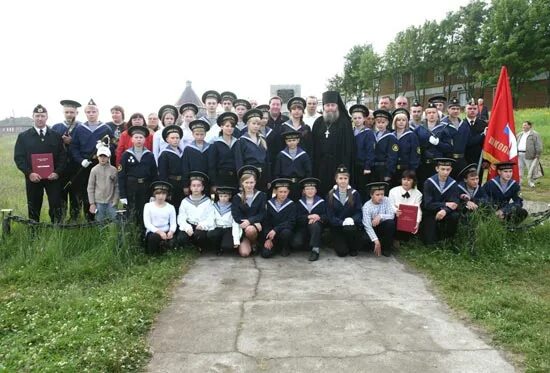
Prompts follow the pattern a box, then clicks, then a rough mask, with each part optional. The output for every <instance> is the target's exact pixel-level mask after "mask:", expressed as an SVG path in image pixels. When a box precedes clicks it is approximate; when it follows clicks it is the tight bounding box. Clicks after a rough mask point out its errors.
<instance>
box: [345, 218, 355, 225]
mask: <svg viewBox="0 0 550 373" xmlns="http://www.w3.org/2000/svg"><path fill="white" fill-rule="evenodd" d="M342 225H343V226H346V225H355V222H354V221H353V219H352V218H345V219H344V222H343V223H342Z"/></svg>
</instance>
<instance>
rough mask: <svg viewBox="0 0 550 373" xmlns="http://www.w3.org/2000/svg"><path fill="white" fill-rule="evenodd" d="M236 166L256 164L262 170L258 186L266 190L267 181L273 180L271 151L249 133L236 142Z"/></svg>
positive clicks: (238, 167)
mask: <svg viewBox="0 0 550 373" xmlns="http://www.w3.org/2000/svg"><path fill="white" fill-rule="evenodd" d="M235 166H236V168H237V170H239V169H240V168H241V167H242V166H255V167H257V168H258V169H259V170H260V173H261V175H260V180H257V183H256V188H258V189H259V190H262V191H265V190H266V189H267V183H268V182H269V181H271V164H270V159H269V153H268V151H267V149H266V148H264V146H263V145H262V144H261V143H260V141H258V142H255V141H254V140H253V139H252V138H250V136H249V135H248V133H245V134H244V135H242V136H241V138H240V139H239V141H237V143H236V144H235Z"/></svg>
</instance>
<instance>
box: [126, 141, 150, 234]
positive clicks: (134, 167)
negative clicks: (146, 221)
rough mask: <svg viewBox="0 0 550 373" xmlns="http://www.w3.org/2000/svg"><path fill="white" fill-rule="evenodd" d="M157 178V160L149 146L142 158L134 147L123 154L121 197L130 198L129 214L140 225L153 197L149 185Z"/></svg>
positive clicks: (144, 149) (144, 150)
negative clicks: (148, 203)
mask: <svg viewBox="0 0 550 373" xmlns="http://www.w3.org/2000/svg"><path fill="white" fill-rule="evenodd" d="M156 180H158V171H157V162H156V161H155V156H154V155H153V153H152V152H150V151H149V150H148V149H147V148H143V153H142V155H141V159H140V160H138V158H137V156H136V153H135V152H134V148H130V149H127V150H126V151H125V152H124V153H123V154H122V158H121V160H120V165H119V166H118V188H119V194H120V198H121V199H123V198H126V199H127V200H128V214H129V215H130V217H131V218H132V219H134V221H135V222H136V223H137V224H139V225H140V226H143V208H144V206H145V204H146V203H147V202H149V198H150V197H151V194H150V192H149V186H150V185H151V183H152V182H153V181H156Z"/></svg>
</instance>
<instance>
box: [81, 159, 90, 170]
mask: <svg viewBox="0 0 550 373" xmlns="http://www.w3.org/2000/svg"><path fill="white" fill-rule="evenodd" d="M80 164H81V165H82V167H84V168H86V167H88V166H89V165H91V164H92V162H90V161H89V160H87V159H85V160H83V161H82V163H80Z"/></svg>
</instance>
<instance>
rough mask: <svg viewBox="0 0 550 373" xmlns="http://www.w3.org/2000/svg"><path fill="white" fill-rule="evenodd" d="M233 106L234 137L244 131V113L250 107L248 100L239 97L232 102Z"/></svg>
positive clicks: (242, 133) (239, 135)
mask: <svg viewBox="0 0 550 373" xmlns="http://www.w3.org/2000/svg"><path fill="white" fill-rule="evenodd" d="M233 105H234V106H235V115H237V122H236V123H235V137H236V138H239V137H241V136H242V135H244V134H245V133H246V120H245V119H244V114H245V113H246V112H247V111H248V110H250V109H252V105H250V102H248V101H246V100H243V99H242V98H241V99H237V100H235V101H234V102H233Z"/></svg>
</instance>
